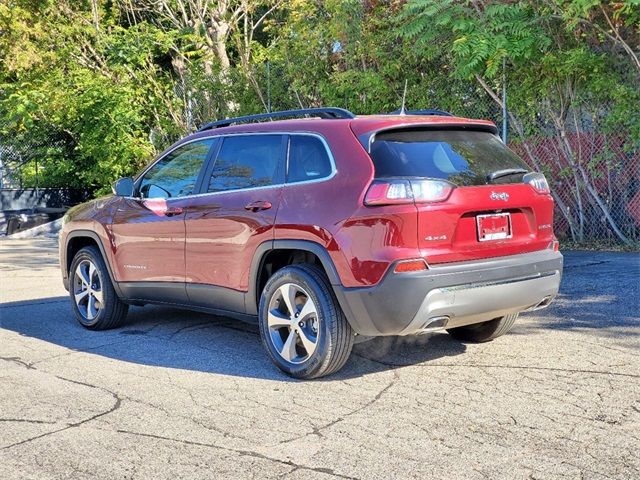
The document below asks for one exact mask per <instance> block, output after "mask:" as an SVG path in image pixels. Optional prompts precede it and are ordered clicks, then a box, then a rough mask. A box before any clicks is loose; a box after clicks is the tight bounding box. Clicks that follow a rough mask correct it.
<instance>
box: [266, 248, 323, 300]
mask: <svg viewBox="0 0 640 480" xmlns="http://www.w3.org/2000/svg"><path fill="white" fill-rule="evenodd" d="M298 263H310V264H312V265H317V266H318V267H320V268H321V269H322V270H323V271H325V269H324V266H323V265H322V262H321V261H320V259H319V258H318V256H317V255H316V254H315V253H313V252H309V251H308V250H299V249H277V250H271V251H269V252H268V253H267V254H266V255H265V256H264V258H263V259H262V262H261V264H260V271H259V272H258V278H257V280H256V287H257V290H256V306H257V304H258V303H259V302H260V292H262V289H263V288H264V286H265V285H266V283H267V280H269V278H270V277H271V276H272V275H273V274H274V273H276V272H277V271H278V270H280V269H281V268H283V267H286V266H288V265H295V264H298ZM325 273H326V272H325Z"/></svg>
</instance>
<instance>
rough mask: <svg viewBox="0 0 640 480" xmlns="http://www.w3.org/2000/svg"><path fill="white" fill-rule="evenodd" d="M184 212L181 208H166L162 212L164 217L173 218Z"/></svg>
mask: <svg viewBox="0 0 640 480" xmlns="http://www.w3.org/2000/svg"><path fill="white" fill-rule="evenodd" d="M182 212H184V210H183V209H182V208H181V207H167V209H166V210H165V211H164V214H165V216H167V217H173V216H175V215H180V214H181V213H182Z"/></svg>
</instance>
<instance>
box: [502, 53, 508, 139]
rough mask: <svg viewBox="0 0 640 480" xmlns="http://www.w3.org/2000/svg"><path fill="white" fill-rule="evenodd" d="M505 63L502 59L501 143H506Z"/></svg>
mask: <svg viewBox="0 0 640 480" xmlns="http://www.w3.org/2000/svg"><path fill="white" fill-rule="evenodd" d="M505 65H506V62H505V59H504V58H503V59H502V143H504V144H506V143H507V76H506V74H505V69H506V67H505Z"/></svg>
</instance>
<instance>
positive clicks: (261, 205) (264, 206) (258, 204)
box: [244, 200, 271, 212]
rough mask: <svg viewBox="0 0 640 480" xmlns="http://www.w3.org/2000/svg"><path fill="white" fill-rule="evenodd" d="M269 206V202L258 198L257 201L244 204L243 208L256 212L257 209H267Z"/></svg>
mask: <svg viewBox="0 0 640 480" xmlns="http://www.w3.org/2000/svg"><path fill="white" fill-rule="evenodd" d="M270 208H271V202H265V201H263V200H258V201H257V202H251V203H250V204H248V205H245V207H244V209H245V210H249V211H251V212H257V211H258V210H269V209H270Z"/></svg>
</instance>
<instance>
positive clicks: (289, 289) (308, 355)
mask: <svg viewBox="0 0 640 480" xmlns="http://www.w3.org/2000/svg"><path fill="white" fill-rule="evenodd" d="M309 302H311V303H309ZM291 310H293V312H292V311H291ZM258 316H259V326H260V337H261V338H262V343H263V345H264V347H265V349H266V351H267V353H268V355H269V358H271V361H272V362H273V363H274V364H275V365H276V366H277V367H278V368H280V370H282V371H283V372H285V373H286V374H287V375H289V376H291V377H294V378H299V379H312V378H319V377H323V376H326V375H330V374H332V373H334V372H337V371H338V370H340V369H341V368H342V367H343V366H344V364H345V363H346V361H347V359H348V358H349V355H350V354H351V348H352V347H353V340H354V333H353V330H352V329H351V326H350V325H349V322H348V321H347V319H346V317H345V316H344V313H343V312H342V309H341V308H340V305H339V304H338V301H337V299H336V297H335V295H334V293H333V289H332V287H331V285H330V283H329V280H328V279H327V276H326V275H325V273H324V272H323V271H322V270H321V269H320V268H318V267H316V266H315V265H310V264H296V265H291V266H288V267H284V268H282V269H280V270H278V271H277V272H276V273H275V274H274V275H273V276H271V278H269V280H268V281H267V284H266V285H265V287H264V290H263V291H262V295H261V296H260V306H259V314H258Z"/></svg>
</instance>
